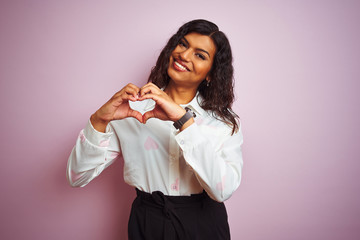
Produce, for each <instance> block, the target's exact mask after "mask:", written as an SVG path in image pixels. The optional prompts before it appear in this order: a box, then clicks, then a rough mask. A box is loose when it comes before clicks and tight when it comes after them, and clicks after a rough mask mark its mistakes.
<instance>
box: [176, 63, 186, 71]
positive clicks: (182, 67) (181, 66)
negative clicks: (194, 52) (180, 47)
mask: <svg viewBox="0 0 360 240" xmlns="http://www.w3.org/2000/svg"><path fill="white" fill-rule="evenodd" d="M175 64H176V66H178V67H179V68H180V69H182V70H184V71H185V70H187V69H186V68H185V67H184V66H183V65H181V64H180V63H178V62H176V61H175Z"/></svg>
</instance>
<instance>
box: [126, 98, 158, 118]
mask: <svg viewBox="0 0 360 240" xmlns="http://www.w3.org/2000/svg"><path fill="white" fill-rule="evenodd" d="M129 106H130V108H131V109H133V110H135V111H138V112H139V113H141V115H144V114H145V113H146V112H149V111H151V110H153V109H154V108H155V101H154V100H152V99H145V100H142V101H135V102H133V101H129ZM148 106H151V108H148V109H146V108H147V107H148Z"/></svg>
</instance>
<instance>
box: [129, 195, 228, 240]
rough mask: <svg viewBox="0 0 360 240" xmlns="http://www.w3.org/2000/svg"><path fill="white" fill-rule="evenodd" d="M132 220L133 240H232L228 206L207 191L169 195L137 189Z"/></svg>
mask: <svg viewBox="0 0 360 240" xmlns="http://www.w3.org/2000/svg"><path fill="white" fill-rule="evenodd" d="M136 193H137V197H136V198H135V200H134V202H133V204H132V208H131V214H130V219H129V225H128V235H129V239H130V240H162V239H164V240H210V239H211V240H220V239H221V240H228V239H230V230H229V224H228V220H227V213H226V209H225V205H224V203H219V202H216V201H214V200H212V199H211V198H210V197H209V196H208V195H207V194H206V192H205V191H204V192H203V193H201V194H194V195H191V196H165V195H164V194H163V193H162V192H159V191H157V192H153V193H152V194H149V193H145V192H142V191H140V190H138V189H136Z"/></svg>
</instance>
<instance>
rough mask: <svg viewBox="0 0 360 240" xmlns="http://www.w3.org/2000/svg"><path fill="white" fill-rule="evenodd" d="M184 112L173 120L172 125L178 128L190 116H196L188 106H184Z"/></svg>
mask: <svg viewBox="0 0 360 240" xmlns="http://www.w3.org/2000/svg"><path fill="white" fill-rule="evenodd" d="M185 110H186V113H185V114H184V116H182V117H181V118H180V119H179V120H177V121H176V122H174V127H175V128H176V129H180V128H181V127H182V126H183V125H184V124H185V123H186V122H187V121H188V120H189V119H190V118H192V117H196V114H195V113H194V112H193V111H192V110H191V109H190V108H188V107H185Z"/></svg>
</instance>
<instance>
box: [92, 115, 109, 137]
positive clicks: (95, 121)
mask: <svg viewBox="0 0 360 240" xmlns="http://www.w3.org/2000/svg"><path fill="white" fill-rule="evenodd" d="M90 122H91V125H92V126H93V127H94V129H96V130H97V131H99V132H105V130H106V127H107V125H108V124H109V122H110V121H106V120H103V119H101V118H99V117H98V116H97V114H96V112H95V113H94V114H92V115H91V117H90Z"/></svg>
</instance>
